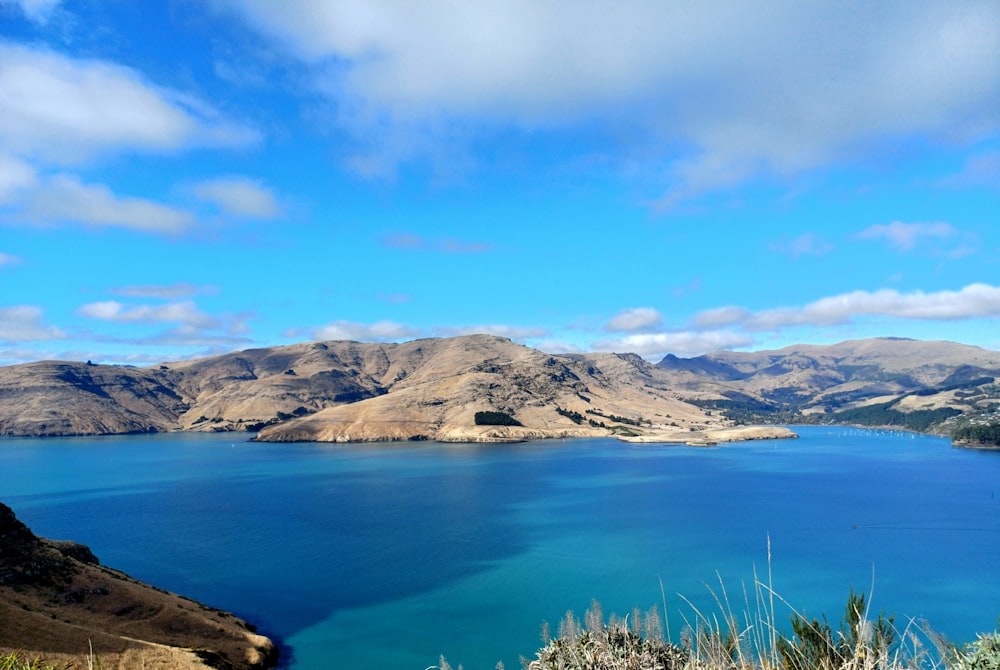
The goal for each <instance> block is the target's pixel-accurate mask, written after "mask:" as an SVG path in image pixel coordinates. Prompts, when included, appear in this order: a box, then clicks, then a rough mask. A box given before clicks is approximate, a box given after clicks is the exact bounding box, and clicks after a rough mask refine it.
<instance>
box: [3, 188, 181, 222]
mask: <svg viewBox="0 0 1000 670" xmlns="http://www.w3.org/2000/svg"><path fill="white" fill-rule="evenodd" d="M21 217H22V218H24V219H26V220H27V221H29V222H32V223H34V222H44V223H49V224H54V223H82V224H86V225H90V226H96V227H112V228H127V229H130V230H135V231H139V232H147V233H181V232H183V231H184V230H186V229H187V228H189V227H190V226H191V225H192V224H193V223H194V215H192V214H191V213H190V212H187V211H185V210H182V209H177V208H175V207H170V206H167V205H163V204H161V203H158V202H154V201H152V200H146V199H143V198H132V197H122V196H118V195H115V194H114V193H113V192H112V191H111V189H110V188H108V187H107V186H105V185H103V184H84V183H82V182H81V181H80V180H79V179H78V178H77V177H75V176H72V175H66V174H59V175H55V176H53V177H51V178H49V179H48V180H46V181H45V182H44V183H43V184H42V185H40V186H39V187H38V188H37V189H35V190H33V191H32V192H31V193H30V194H28V195H27V196H26V198H25V200H24V203H23V207H22V210H21Z"/></svg>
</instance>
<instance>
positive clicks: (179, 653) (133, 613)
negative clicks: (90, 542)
mask: <svg viewBox="0 0 1000 670" xmlns="http://www.w3.org/2000/svg"><path fill="white" fill-rule="evenodd" d="M91 648H93V652H94V654H95V655H96V656H98V657H99V658H100V660H101V667H103V668H105V669H107V670H112V669H114V668H121V669H122V670H125V669H126V668H141V667H167V668H173V669H174V670H188V669H190V670H196V669H203V668H208V667H211V668H227V669H231V670H263V669H265V668H270V667H273V666H274V665H275V663H276V661H277V651H276V649H275V647H274V645H273V644H272V643H271V641H270V640H268V639H267V638H266V637H263V636H261V635H257V634H256V633H254V632H253V631H252V630H251V629H250V627H249V626H247V624H246V622H244V621H242V620H240V619H237V618H236V617H234V616H233V615H231V614H228V613H226V612H222V611H219V610H214V609H211V608H208V607H205V606H204V605H200V604H198V603H196V602H194V601H191V600H188V599H186V598H182V597H180V596H177V595H174V594H171V593H167V592H165V591H161V590H159V589H156V588H153V587H151V586H148V585H146V584H143V583H141V582H138V581H136V580H134V579H132V578H130V577H128V576H127V575H125V574H122V573H120V572H118V571H116V570H112V569H110V568H106V567H104V566H102V565H100V564H99V562H98V560H97V558H96V557H95V556H94V555H93V553H91V551H90V550H89V549H88V548H86V547H84V546H83V545H79V544H74V543H71V542H53V541H51V540H44V539H41V538H38V537H36V536H35V535H34V534H33V533H32V532H31V531H30V530H29V529H28V528H27V527H26V526H25V525H24V524H23V523H21V522H20V521H19V520H18V519H17V518H16V517H15V516H14V513H13V511H12V510H11V509H10V508H9V507H7V506H6V505H3V504H2V503H0V652H4V651H17V652H25V653H28V654H29V655H30V656H31V657H32V658H35V657H42V658H44V659H46V661H47V662H49V663H55V662H60V663H62V662H68V663H69V662H73V663H81V661H82V659H84V658H85V657H86V656H87V655H88V654H89V653H90V650H91ZM81 667H86V666H85V664H84V663H81Z"/></svg>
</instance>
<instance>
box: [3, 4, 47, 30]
mask: <svg viewBox="0 0 1000 670" xmlns="http://www.w3.org/2000/svg"><path fill="white" fill-rule="evenodd" d="M61 1H62V0H0V6H2V5H4V4H10V5H14V6H16V7H18V8H20V10H21V11H22V12H23V13H24V15H25V17H27V18H28V20H29V21H33V22H35V23H41V24H45V23H47V22H48V20H49V18H50V17H51V16H52V14H53V13H54V12H55V11H56V9H57V8H58V7H59V5H60V3H61Z"/></svg>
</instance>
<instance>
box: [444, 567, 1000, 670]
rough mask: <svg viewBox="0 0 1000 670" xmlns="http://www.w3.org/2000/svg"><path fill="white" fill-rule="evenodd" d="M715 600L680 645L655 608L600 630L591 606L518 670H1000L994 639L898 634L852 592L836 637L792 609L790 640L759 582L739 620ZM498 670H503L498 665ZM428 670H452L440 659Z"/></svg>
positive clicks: (913, 630)
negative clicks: (957, 640)
mask: <svg viewBox="0 0 1000 670" xmlns="http://www.w3.org/2000/svg"><path fill="white" fill-rule="evenodd" d="M713 596H714V597H715V600H716V602H717V603H718V606H719V611H718V612H717V613H710V614H703V613H702V612H700V611H699V610H698V609H697V608H696V607H695V606H694V605H693V604H691V603H690V602H689V603H688V604H689V605H690V606H691V610H692V611H693V616H692V619H691V620H688V619H685V621H684V623H685V626H684V631H683V633H682V635H681V639H680V640H679V641H678V643H674V642H673V641H672V640H670V639H669V638H668V637H666V636H665V634H664V633H665V631H667V630H668V629H669V626H665V625H664V624H663V622H662V620H661V618H660V614H659V608H656V607H654V608H652V609H650V610H649V611H648V612H645V613H643V612H641V611H639V610H638V609H636V610H633V611H632V612H631V613H629V614H628V615H627V616H625V617H619V616H617V615H614V614H613V615H611V617H610V618H608V619H607V620H605V617H604V614H603V612H602V611H601V606H600V604H599V603H598V602H597V601H593V602H592V603H591V606H590V608H589V609H588V610H587V612H586V614H585V615H584V618H583V620H582V621H581V620H580V619H578V618H577V617H576V616H575V615H574V614H573V613H572V612H567V613H566V616H565V617H564V619H563V620H562V622H561V623H560V624H559V631H558V635H557V636H556V637H555V638H551V637H550V636H549V631H548V628H547V626H544V627H543V630H542V638H543V642H544V643H545V644H544V646H543V647H542V648H541V649H539V650H538V652H537V653H536V655H535V658H534V659H525V658H522V659H521V665H522V666H523V668H524V670H1000V631H998V632H994V633H990V634H986V635H980V636H979V638H978V639H977V640H976V641H975V642H973V643H971V644H968V645H965V646H964V647H958V646H954V645H950V644H948V643H947V642H946V641H945V640H944V639H943V638H942V637H941V636H939V635H936V634H935V633H934V632H933V631H931V630H930V629H928V628H927V627H926V626H923V625H919V624H917V623H916V622H914V621H910V622H909V623H908V624H907V625H906V626H905V627H903V628H902V629H900V628H898V627H897V626H896V622H895V618H894V617H892V616H886V615H885V614H884V613H879V614H878V615H873V614H872V612H871V611H870V608H869V606H868V603H867V602H866V601H865V596H864V594H858V593H855V592H854V591H853V590H852V591H851V592H850V594H849V596H848V599H847V605H846V607H845V609H844V616H843V618H842V619H841V620H840V622H839V624H838V626H837V627H836V628H834V627H833V626H831V624H830V623H829V621H827V619H826V617H823V618H822V619H807V618H806V617H804V616H802V615H801V614H799V613H798V612H796V611H795V610H794V609H793V610H792V614H791V622H790V624H791V625H790V630H791V634H790V635H788V634H786V633H783V632H781V631H780V630H779V626H781V622H779V621H777V620H776V618H775V602H776V601H780V603H781V604H784V605H787V603H784V601H782V600H781V598H780V597H779V596H777V595H776V594H775V593H774V592H773V591H772V590H771V589H770V587H769V586H767V585H764V584H761V583H759V582H758V583H757V584H756V589H755V592H754V594H753V596H752V598H751V597H750V596H748V595H747V594H746V593H745V592H744V602H742V603H741V604H740V609H741V610H742V612H743V615H742V616H737V615H736V614H735V612H734V609H733V607H732V606H731V605H730V602H729V599H728V596H727V595H726V592H725V587H724V586H723V587H722V591H721V595H717V594H715V593H713ZM665 612H666V609H665V608H664V613H665ZM750 613H752V614H750ZM998 624H1000V622H998ZM667 635H669V633H667ZM496 667H497V670H503V663H498V664H497V666H496ZM427 670H453V669H452V666H451V665H450V664H449V663H448V662H447V660H446V659H445V658H444V657H442V658H441V659H440V661H439V664H438V665H437V666H432V667H431V668H428V669H427ZM458 670H462V666H458Z"/></svg>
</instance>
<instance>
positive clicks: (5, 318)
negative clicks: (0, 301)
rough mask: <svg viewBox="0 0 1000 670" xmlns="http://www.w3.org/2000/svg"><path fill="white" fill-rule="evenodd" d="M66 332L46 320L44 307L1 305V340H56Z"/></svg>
mask: <svg viewBox="0 0 1000 670" xmlns="http://www.w3.org/2000/svg"><path fill="white" fill-rule="evenodd" d="M63 337H66V334H65V333H64V332H62V331H61V330H59V329H58V328H55V327H53V326H49V325H47V324H46V323H45V322H44V318H43V314H42V309H41V308H40V307H36V306H34V305H17V306H14V307H0V341H7V342H28V341H32V340H55V339H60V338H63Z"/></svg>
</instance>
